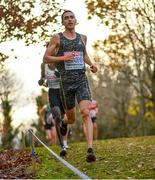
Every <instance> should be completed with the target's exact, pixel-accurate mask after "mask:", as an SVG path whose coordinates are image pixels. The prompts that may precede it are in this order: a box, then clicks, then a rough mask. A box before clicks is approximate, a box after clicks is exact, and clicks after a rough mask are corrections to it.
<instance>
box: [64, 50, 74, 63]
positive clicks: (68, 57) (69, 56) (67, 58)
mask: <svg viewBox="0 0 155 180" xmlns="http://www.w3.org/2000/svg"><path fill="white" fill-rule="evenodd" d="M75 56H76V54H75V52H74V51H72V52H67V53H66V54H65V55H64V61H71V60H74V58H75Z"/></svg>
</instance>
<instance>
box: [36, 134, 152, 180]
mask: <svg viewBox="0 0 155 180" xmlns="http://www.w3.org/2000/svg"><path fill="white" fill-rule="evenodd" d="M69 145H70V149H69V150H68V155H67V157H66V158H65V160H66V161H68V162H69V163H70V164H72V165H73V166H74V167H76V168H77V169H79V170H80V171H82V172H83V173H85V174H86V175H87V176H89V177H91V178H93V179H127V178H134V179H155V136H147V137H136V138H120V139H111V140H98V141H95V142H94V150H95V154H96V158H97V160H96V162H94V163H87V162H86V161H85V156H86V143H85V142H81V143H72V144H69ZM51 148H52V150H53V151H55V152H56V153H58V154H59V147H58V146H53V147H51ZM36 151H37V153H38V155H39V158H40V160H41V163H39V164H38V163H36V164H35V168H34V167H33V169H35V172H36V178H38V179H51V178H52V179H79V177H78V176H77V175H75V174H74V173H73V172H72V171H71V170H70V169H68V168H67V167H66V166H65V165H63V164H62V163H61V162H60V161H59V160H57V159H56V158H55V157H54V156H53V155H52V154H51V153H50V152H49V151H48V150H46V148H44V147H42V148H36ZM33 166H34V165H33Z"/></svg>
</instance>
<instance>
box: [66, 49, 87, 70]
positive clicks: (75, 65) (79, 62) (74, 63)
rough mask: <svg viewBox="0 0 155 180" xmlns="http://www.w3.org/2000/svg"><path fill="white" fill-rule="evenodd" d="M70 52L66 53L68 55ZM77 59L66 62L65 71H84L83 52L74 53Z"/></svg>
mask: <svg viewBox="0 0 155 180" xmlns="http://www.w3.org/2000/svg"><path fill="white" fill-rule="evenodd" d="M67 53H69V52H64V55H66V54H67ZM74 53H75V58H74V59H73V60H69V61H65V62H64V63H65V70H72V69H84V60H83V52H80V51H74Z"/></svg>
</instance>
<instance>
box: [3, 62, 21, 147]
mask: <svg viewBox="0 0 155 180" xmlns="http://www.w3.org/2000/svg"><path fill="white" fill-rule="evenodd" d="M21 87H22V84H21V83H20V82H19V80H17V77H16V76H15V74H13V73H11V72H10V70H8V69H6V67H5V66H4V67H3V70H1V73H0V104H1V106H0V109H1V113H2V115H3V120H2V124H1V126H2V127H1V129H2V145H3V146H4V147H11V146H12V144H11V143H12V140H13V138H14V137H15V136H16V135H17V133H18V128H15V129H13V127H12V124H11V123H12V120H13V119H12V113H13V111H14V108H13V106H14V105H15V104H16V103H17V102H18V100H20V99H19V89H20V90H21Z"/></svg>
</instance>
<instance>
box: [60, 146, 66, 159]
mask: <svg viewBox="0 0 155 180" xmlns="http://www.w3.org/2000/svg"><path fill="white" fill-rule="evenodd" d="M66 154H67V150H66V148H65V147H63V148H62V149H61V151H60V156H61V157H64V156H66Z"/></svg>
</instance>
